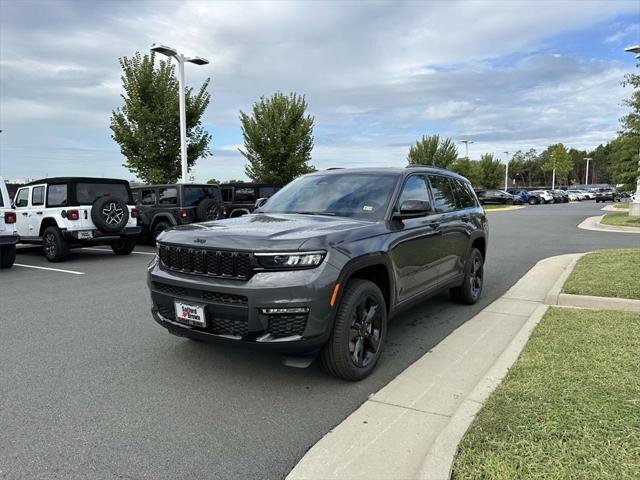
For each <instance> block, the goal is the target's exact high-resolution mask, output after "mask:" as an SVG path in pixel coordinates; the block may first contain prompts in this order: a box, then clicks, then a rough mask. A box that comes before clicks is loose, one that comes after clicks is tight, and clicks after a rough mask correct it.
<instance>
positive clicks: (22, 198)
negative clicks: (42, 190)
mask: <svg viewBox="0 0 640 480" xmlns="http://www.w3.org/2000/svg"><path fill="white" fill-rule="evenodd" d="M28 204H29V189H28V188H21V189H20V190H18V193H17V194H16V207H18V208H19V207H26V206H27V205H28Z"/></svg>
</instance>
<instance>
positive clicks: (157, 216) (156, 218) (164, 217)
mask: <svg viewBox="0 0 640 480" xmlns="http://www.w3.org/2000/svg"><path fill="white" fill-rule="evenodd" d="M164 220H167V221H168V222H169V224H170V225H177V224H178V222H176V219H175V218H173V216H172V215H169V214H168V213H156V214H155V215H154V216H153V219H152V220H151V226H150V228H149V230H151V231H153V229H154V228H155V226H156V225H157V224H158V222H162V221H164Z"/></svg>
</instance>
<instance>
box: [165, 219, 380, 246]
mask: <svg viewBox="0 0 640 480" xmlns="http://www.w3.org/2000/svg"><path fill="white" fill-rule="evenodd" d="M372 224H373V222H369V221H365V220H356V219H351V218H345V217H327V216H322V215H299V214H251V215H243V216H241V217H236V218H228V219H224V220H215V221H212V222H204V223H192V224H188V225H182V226H179V227H175V228H172V229H170V230H166V231H165V232H163V233H162V234H161V235H160V237H158V241H159V242H160V243H171V244H180V245H189V246H193V247H206V248H220V249H231V250H236V249H237V250H251V251H256V250H262V251H265V250H266V251H269V250H271V251H276V250H279V249H286V250H298V249H299V248H300V247H302V245H303V244H304V243H305V242H306V241H307V240H309V239H312V238H318V237H327V236H329V235H331V234H334V233H338V232H344V231H346V230H353V229H357V228H364V227H367V226H370V225H372Z"/></svg>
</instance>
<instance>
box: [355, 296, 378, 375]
mask: <svg viewBox="0 0 640 480" xmlns="http://www.w3.org/2000/svg"><path fill="white" fill-rule="evenodd" d="M383 308H385V307H384V306H383V305H380V304H379V303H378V300H377V299H376V298H374V296H372V295H365V296H363V297H361V298H360V302H359V304H358V305H357V306H356V308H355V310H354V311H353V315H352V320H351V328H350V329H349V353H350V354H351V361H352V362H353V364H354V365H355V366H356V367H358V368H364V367H367V366H368V365H369V364H370V363H371V362H372V361H373V360H375V358H376V355H377V353H378V350H379V349H380V341H381V338H382V337H381V332H382V325H381V323H382V316H381V315H380V312H381V311H382V309H383Z"/></svg>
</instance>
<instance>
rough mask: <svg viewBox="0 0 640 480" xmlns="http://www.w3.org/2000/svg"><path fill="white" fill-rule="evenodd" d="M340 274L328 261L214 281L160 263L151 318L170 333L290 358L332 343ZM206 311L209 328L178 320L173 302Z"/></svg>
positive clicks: (152, 277)
mask: <svg viewBox="0 0 640 480" xmlns="http://www.w3.org/2000/svg"><path fill="white" fill-rule="evenodd" d="M339 273H340V272H339V270H338V269H337V268H335V267H334V266H333V265H331V264H330V263H329V262H328V261H327V259H325V261H324V262H323V263H322V264H321V265H320V266H319V267H317V268H314V269H309V270H300V271H286V272H273V271H272V272H258V273H255V274H254V275H253V276H252V277H251V278H250V279H249V280H235V279H225V278H212V277H207V276H201V275H191V274H184V273H176V272H170V271H166V270H163V269H161V268H160V267H159V265H158V260H157V258H156V259H154V261H153V262H152V263H151V265H150V266H149V271H148V277H147V284H148V286H149V289H150V292H151V304H152V305H151V313H152V315H153V318H154V319H155V320H156V322H158V323H159V324H160V325H162V326H163V327H165V328H166V329H167V330H169V331H170V332H171V333H173V334H175V335H180V336H186V337H192V338H195V339H198V340H204V341H210V342H216V341H221V342H230V343H236V344H240V345H245V346H254V347H257V348H266V349H273V350H277V351H281V352H289V353H308V352H313V351H316V350H318V349H319V348H320V347H321V346H322V345H323V344H324V343H325V342H326V341H327V339H328V338H329V335H330V332H331V327H332V325H333V319H334V309H333V308H332V307H331V305H330V301H331V296H332V294H333V289H334V287H335V284H336V281H337V279H338V276H339ZM175 300H180V301H183V302H185V303H192V304H196V305H201V306H203V307H204V310H205V316H206V320H207V326H206V327H195V326H190V325H185V324H183V323H180V322H178V321H176V316H175V307H174V301H175ZM297 307H302V308H308V313H297V314H264V313H262V312H261V310H262V309H266V308H297Z"/></svg>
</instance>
